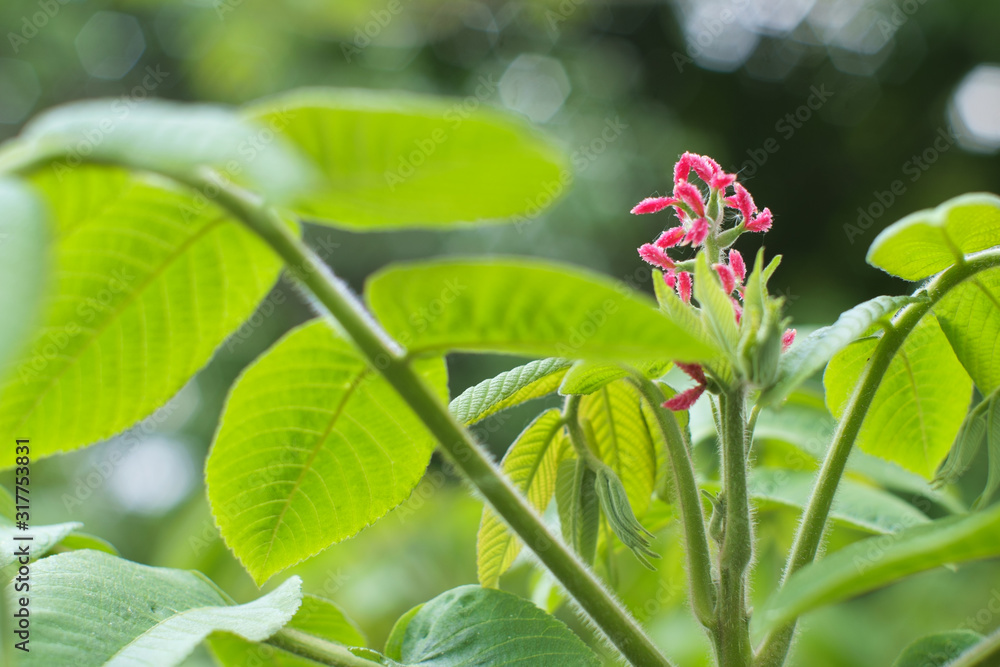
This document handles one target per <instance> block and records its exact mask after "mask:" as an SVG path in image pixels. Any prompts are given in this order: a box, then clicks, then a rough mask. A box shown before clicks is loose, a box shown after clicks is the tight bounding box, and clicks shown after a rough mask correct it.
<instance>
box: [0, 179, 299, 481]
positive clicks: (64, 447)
mask: <svg viewBox="0 0 1000 667" xmlns="http://www.w3.org/2000/svg"><path fill="white" fill-rule="evenodd" d="M34 183H35V185H37V186H38V187H39V188H40V189H41V190H42V191H43V192H44V193H45V195H46V198H47V199H48V201H49V204H50V208H51V211H52V218H53V223H54V230H53V236H54V248H53V256H54V262H53V263H54V274H53V276H52V280H51V284H52V288H51V289H50V290H49V299H48V300H47V302H46V307H45V311H44V314H43V317H42V324H43V326H42V327H41V328H40V329H39V330H38V332H37V333H36V335H35V336H34V337H33V339H31V340H30V341H29V342H28V344H27V345H26V346H25V349H24V350H23V352H22V354H21V355H20V356H19V358H18V359H17V361H16V362H15V363H14V364H13V365H11V367H10V368H9V371H8V373H7V377H6V381H5V382H4V383H3V384H2V385H0V431H2V432H4V433H10V434H11V435H15V434H26V435H30V436H31V439H32V441H33V443H34V444H33V446H32V454H33V455H34V456H35V457H36V458H40V457H42V456H47V455H50V454H53V453H56V452H63V451H68V450H71V449H75V448H78V447H81V446H84V445H89V444H91V443H93V442H96V441H99V440H103V439H105V438H108V437H110V436H112V435H115V434H116V433H119V432H120V431H122V430H124V429H126V428H128V427H130V426H132V425H133V424H135V423H136V422H137V421H138V420H140V419H142V418H144V417H146V416H147V415H149V414H150V413H152V412H153V411H154V410H155V409H156V408H158V407H159V406H161V405H163V404H164V403H165V402H166V401H167V400H168V399H169V398H170V397H171V396H173V395H174V394H175V393H176V392H177V391H178V390H179V389H180V388H181V387H182V386H183V385H184V384H185V383H186V382H187V381H188V380H189V379H190V378H191V376H192V375H194V374H195V372H197V371H198V370H199V369H200V368H201V367H202V366H204V365H205V363H206V362H207V361H208V360H209V358H210V357H211V356H212V354H213V353H214V352H215V350H216V348H217V347H218V346H219V345H220V344H221V343H222V342H223V341H224V340H225V338H226V336H227V335H228V334H230V333H231V332H232V331H234V330H235V329H236V328H237V327H238V326H239V325H240V323H242V322H243V321H244V320H245V319H246V318H247V317H249V316H250V314H251V313H253V311H254V308H256V306H257V304H258V303H259V302H260V301H261V299H262V298H263V297H264V295H265V294H267V292H268V290H269V289H270V288H271V285H272V284H273V283H274V281H275V280H276V279H277V276H278V272H279V270H280V268H281V263H280V261H279V260H278V258H277V256H275V255H274V254H273V253H271V251H270V250H269V249H268V248H267V247H266V246H265V245H264V243H263V242H262V241H260V240H258V239H257V237H256V236H254V235H253V234H251V233H250V232H249V231H246V230H244V229H243V227H242V226H241V225H240V224H239V223H237V222H235V221H233V220H232V219H230V218H228V217H226V216H225V215H223V214H222V213H221V211H220V210H219V209H218V208H216V207H215V206H214V205H213V204H207V205H206V206H205V207H204V208H201V209H199V208H197V207H196V206H195V204H194V201H195V200H194V199H193V198H192V196H191V195H189V194H188V193H187V192H184V191H182V190H179V189H176V188H173V187H171V186H169V185H168V184H165V183H164V182H162V181H157V180H155V179H152V178H150V177H142V176H130V175H128V174H127V173H125V172H123V171H120V170H115V169H109V168H104V167H80V168H78V169H75V170H73V171H72V172H70V173H66V174H62V175H57V174H56V173H55V172H54V171H52V170H47V171H44V172H41V173H39V174H38V175H37V176H36V177H35V178H34ZM18 437H24V436H22V435H19V436H18ZM12 462H13V461H12V459H10V458H7V459H6V460H4V461H2V462H0V467H2V466H9V465H10V464H11V463H12Z"/></svg>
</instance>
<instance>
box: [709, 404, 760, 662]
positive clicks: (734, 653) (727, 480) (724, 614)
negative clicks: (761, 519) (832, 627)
mask: <svg viewBox="0 0 1000 667" xmlns="http://www.w3.org/2000/svg"><path fill="white" fill-rule="evenodd" d="M720 403H721V413H722V414H721V418H722V432H721V433H720V434H719V436H720V438H721V441H722V467H723V487H722V488H723V493H724V494H725V501H726V502H725V507H726V514H725V527H724V529H723V538H722V549H721V553H720V554H719V609H718V623H719V628H718V633H719V636H718V640H717V641H718V649H719V662H720V664H722V665H725V667H745V666H747V667H748V666H749V665H751V664H752V662H753V651H752V648H751V645H750V615H749V613H748V611H747V604H746V574H747V570H748V569H749V567H750V562H751V560H752V559H753V523H752V521H751V518H750V497H749V494H748V493H747V456H746V450H747V447H746V419H745V416H744V414H745V403H746V390H745V389H743V388H742V387H738V388H736V389H729V390H726V392H725V393H724V394H722V395H721V396H720Z"/></svg>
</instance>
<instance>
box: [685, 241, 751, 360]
mask: <svg viewBox="0 0 1000 667" xmlns="http://www.w3.org/2000/svg"><path fill="white" fill-rule="evenodd" d="M694 297H695V299H697V300H698V306H699V307H700V308H701V317H702V320H703V321H704V322H705V328H706V329H707V330H708V331H709V333H710V334H711V335H712V337H713V338H714V339H715V342H716V344H717V345H718V347H719V348H720V349H723V350H726V351H728V352H729V353H731V354H733V353H735V351H736V346H737V345H738V344H739V340H740V333H739V329H737V327H736V312H735V311H734V310H733V304H732V301H731V300H730V296H729V295H728V294H726V292H725V291H724V290H723V288H722V283H721V282H720V281H719V276H718V274H716V273H715V271H713V270H712V269H711V267H709V265H708V259H707V256H706V254H705V253H704V252H701V253H698V257H697V258H696V260H695V266H694Z"/></svg>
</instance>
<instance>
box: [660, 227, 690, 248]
mask: <svg viewBox="0 0 1000 667" xmlns="http://www.w3.org/2000/svg"><path fill="white" fill-rule="evenodd" d="M685 233H686V232H685V230H684V228H683V227H674V228H672V229H668V230H667V231H665V232H663V233H662V234H660V238H658V239H656V241H654V245H655V246H656V247H658V248H664V249H666V248H673V247H674V246H675V245H677V244H678V243H680V242H681V239H683V238H684V234H685Z"/></svg>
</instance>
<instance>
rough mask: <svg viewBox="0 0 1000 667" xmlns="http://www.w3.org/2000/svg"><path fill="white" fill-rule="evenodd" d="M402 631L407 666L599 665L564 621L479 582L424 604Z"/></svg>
mask: <svg viewBox="0 0 1000 667" xmlns="http://www.w3.org/2000/svg"><path fill="white" fill-rule="evenodd" d="M394 634H395V632H394ZM402 634H403V639H402V641H401V642H400V651H399V658H398V660H399V661H400V662H401V663H402V664H403V665H406V666H407V667H418V666H427V667H431V666H432V665H433V666H434V667H458V666H459V665H460V666H461V667H494V666H495V665H513V664H516V665H523V666H524V667H551V665H560V664H561V665H573V666H574V667H597V665H598V664H599V662H598V660H597V656H596V655H594V653H593V652H592V651H591V650H590V649H589V648H587V645H586V644H584V643H583V642H582V641H580V639H579V637H577V636H576V635H574V634H573V633H572V631H570V629H569V628H567V627H566V626H565V625H563V623H562V622H561V621H559V620H557V619H555V618H554V617H552V616H550V615H549V614H546V613H545V612H544V611H542V610H541V609H539V608H538V607H536V606H535V605H533V604H532V603H531V602H529V601H527V600H524V599H522V598H519V597H517V596H516V595H511V594H510V593H505V592H503V591H498V590H496V589H492V588H480V587H479V586H461V587H459V588H454V589H452V590H450V591H448V592H446V593H443V594H441V595H439V596H437V597H436V598H434V599H433V600H431V601H430V602H428V603H426V604H424V605H423V606H422V607H420V608H419V610H418V611H417V612H416V613H415V614H413V615H412V616H411V617H410V618H409V622H408V623H407V624H406V626H405V629H404V631H403V632H402ZM390 657H391V656H390Z"/></svg>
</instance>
